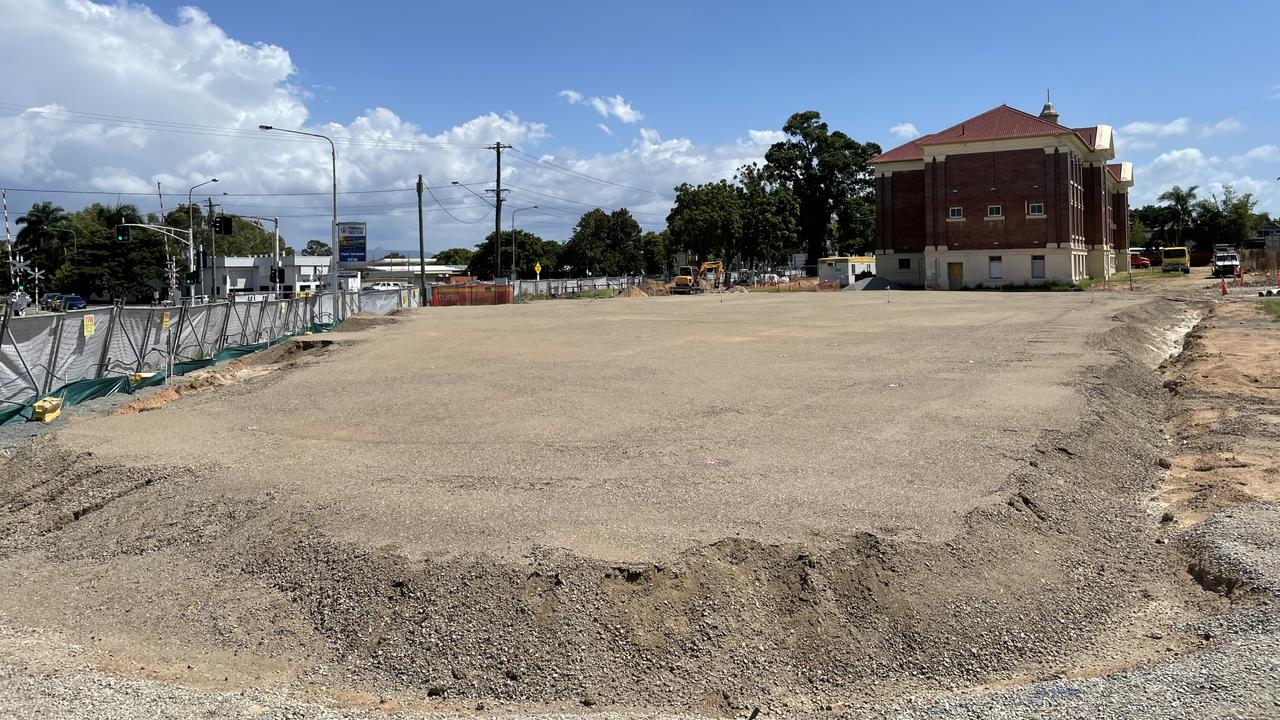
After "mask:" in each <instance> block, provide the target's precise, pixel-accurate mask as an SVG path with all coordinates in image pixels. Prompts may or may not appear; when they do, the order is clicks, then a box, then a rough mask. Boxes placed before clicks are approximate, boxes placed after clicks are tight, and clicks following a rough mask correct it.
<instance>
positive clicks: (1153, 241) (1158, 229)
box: [1129, 185, 1271, 251]
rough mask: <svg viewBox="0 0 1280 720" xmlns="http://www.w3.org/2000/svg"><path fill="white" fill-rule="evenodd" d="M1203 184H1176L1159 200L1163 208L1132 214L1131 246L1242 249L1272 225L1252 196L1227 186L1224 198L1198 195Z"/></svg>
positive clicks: (1137, 209)
mask: <svg viewBox="0 0 1280 720" xmlns="http://www.w3.org/2000/svg"><path fill="white" fill-rule="evenodd" d="M1199 190H1200V186H1199V185H1191V186H1188V187H1185V188H1183V187H1180V186H1178V185H1174V186H1173V187H1171V188H1169V189H1168V190H1166V191H1165V192H1163V193H1161V194H1160V197H1159V198H1157V201H1158V202H1159V203H1160V204H1159V205H1144V206H1142V207H1140V208H1135V209H1133V210H1130V211H1129V216H1130V217H1129V222H1130V233H1129V244H1130V246H1132V247H1145V248H1148V249H1154V248H1158V247H1170V246H1172V247H1177V246H1187V247H1190V248H1191V249H1192V250H1193V251H1194V250H1212V249H1213V246H1214V245H1231V246H1232V247H1239V246H1241V245H1243V244H1244V243H1245V241H1247V240H1248V239H1249V238H1251V237H1253V235H1254V233H1255V232H1256V231H1257V230H1258V228H1260V227H1262V226H1263V225H1266V224H1267V223H1268V222H1271V216H1270V215H1269V214H1267V213H1266V212H1256V210H1257V207H1258V201H1257V200H1256V199H1254V197H1253V194H1252V193H1244V194H1239V193H1237V192H1236V191H1235V188H1233V187H1231V186H1230V185H1225V186H1223V188H1222V197H1218V196H1217V195H1216V194H1214V195H1211V196H1210V197H1208V198H1201V197H1199V195H1198V192H1199Z"/></svg>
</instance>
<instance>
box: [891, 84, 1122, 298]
mask: <svg viewBox="0 0 1280 720" xmlns="http://www.w3.org/2000/svg"><path fill="white" fill-rule="evenodd" d="M1114 158H1115V143H1114V140H1113V137H1112V132H1111V127H1110V126H1109V125H1096V126H1093V127H1084V128H1070V127H1067V126H1065V125H1061V124H1059V123H1058V113H1057V111H1056V110H1054V108H1053V105H1052V104H1050V103H1045V106H1044V109H1043V110H1042V111H1041V112H1040V115H1039V116H1036V115H1032V114H1030V113H1025V112H1023V111H1021V110H1018V109H1015V108H1012V107H1009V106H1008V105H1001V106H1000V107H997V108H993V109H991V110H988V111H987V112H984V113H982V114H981V115H978V116H977V117H974V118H970V119H969V120H966V121H964V122H962V123H960V124H958V125H955V126H953V127H950V128H947V129H946V130H943V131H941V132H938V133H934V134H932V135H924V136H922V137H919V138H916V139H915V140H912V141H911V142H908V143H906V144H904V145H901V146H899V147H896V148H894V149H893V150H890V151H889V152H886V153H884V154H882V155H880V156H879V157H876V158H875V159H873V160H872V161H871V166H872V168H873V170H874V174H875V183H876V274H877V275H879V276H881V277H885V278H888V279H890V280H894V281H895V282H898V283H901V284H903V285H908V286H914V287H922V286H923V287H929V288H938V289H948V288H949V289H959V288H961V287H976V286H978V285H981V286H984V287H995V286H1002V285H1024V284H1040V283H1049V282H1063V283H1074V282H1077V281H1079V280H1081V279H1083V278H1085V277H1101V276H1103V275H1104V274H1110V273H1112V272H1115V271H1116V270H1123V269H1127V268H1128V263H1129V196H1128V193H1129V188H1130V187H1132V186H1133V165H1132V164H1131V163H1127V162H1123V163H1112V162H1110V161H1111V160H1113V159H1114Z"/></svg>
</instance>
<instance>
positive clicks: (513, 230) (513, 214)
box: [511, 205, 538, 282]
mask: <svg viewBox="0 0 1280 720" xmlns="http://www.w3.org/2000/svg"><path fill="white" fill-rule="evenodd" d="M537 209H538V206H537V205H530V206H529V207H522V208H516V209H515V210H512V211H511V280H512V282H514V281H515V279H516V213H518V212H524V211H525V210H537Z"/></svg>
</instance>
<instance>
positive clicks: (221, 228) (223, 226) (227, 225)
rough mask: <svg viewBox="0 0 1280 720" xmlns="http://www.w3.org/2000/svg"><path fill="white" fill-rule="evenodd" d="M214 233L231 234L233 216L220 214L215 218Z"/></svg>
mask: <svg viewBox="0 0 1280 720" xmlns="http://www.w3.org/2000/svg"><path fill="white" fill-rule="evenodd" d="M213 234H214V235H230V234H231V216H230V215H219V216H218V217H216V218H214V219H213Z"/></svg>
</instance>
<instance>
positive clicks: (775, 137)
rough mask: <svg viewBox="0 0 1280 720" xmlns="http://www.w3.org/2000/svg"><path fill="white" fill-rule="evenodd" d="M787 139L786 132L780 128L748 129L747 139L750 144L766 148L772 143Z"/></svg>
mask: <svg viewBox="0 0 1280 720" xmlns="http://www.w3.org/2000/svg"><path fill="white" fill-rule="evenodd" d="M786 139H787V134H786V133H784V132H782V131H781V130H748V131H747V140H748V142H750V143H751V144H752V145H759V146H761V147H765V148H768V147H769V146H770V145H773V144H774V143H779V142H782V141H783V140H786Z"/></svg>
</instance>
